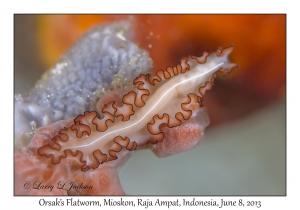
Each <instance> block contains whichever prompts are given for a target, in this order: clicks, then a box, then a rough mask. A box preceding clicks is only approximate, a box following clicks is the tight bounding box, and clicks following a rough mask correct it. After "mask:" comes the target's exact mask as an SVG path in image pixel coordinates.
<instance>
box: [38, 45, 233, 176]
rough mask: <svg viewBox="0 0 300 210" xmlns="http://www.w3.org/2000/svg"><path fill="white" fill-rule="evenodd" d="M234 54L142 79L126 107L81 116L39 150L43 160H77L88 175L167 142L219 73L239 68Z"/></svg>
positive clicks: (190, 60)
mask: <svg viewBox="0 0 300 210" xmlns="http://www.w3.org/2000/svg"><path fill="white" fill-rule="evenodd" d="M233 48H234V47H233V46H230V47H228V48H225V49H222V48H219V49H218V50H217V51H216V52H215V53H212V54H210V55H209V53H207V52H205V53H204V54H203V56H201V57H195V56H189V57H185V58H183V59H182V60H181V64H178V65H176V66H175V67H167V68H166V70H159V71H157V73H156V74H155V75H150V74H141V75H140V76H139V77H137V78H136V79H135V80H134V81H133V84H134V85H135V89H133V90H132V91H129V92H128V93H127V94H125V95H124V96H123V97H122V104H121V105H120V104H119V103H118V104H117V103H116V101H111V102H109V103H106V104H105V105H104V107H103V108H102V110H101V113H97V112H96V111H86V112H84V114H83V115H79V116H77V117H76V118H75V120H74V124H73V125H71V126H69V127H65V128H63V129H61V130H60V131H59V133H58V135H56V136H55V137H54V138H53V140H52V142H51V144H48V145H44V146H42V147H40V148H39V149H38V154H39V155H41V156H46V157H48V158H50V159H51V162H52V163H53V164H58V163H60V162H61V159H62V158H66V159H73V160H76V161H77V162H78V163H79V164H80V166H81V170H82V171H87V170H89V169H95V168H98V167H99V165H100V164H104V163H106V162H108V161H113V160H116V159H117V158H118V153H119V152H120V151H121V150H122V149H126V150H128V151H133V150H135V149H136V148H137V147H138V146H140V145H145V144H147V143H151V144H156V143H158V142H160V141H162V140H163V139H164V133H163V132H162V131H161V129H160V126H161V125H163V124H165V125H167V126H168V127H170V128H172V127H176V126H180V125H181V124H182V122H183V121H184V120H189V119H190V118H191V117H192V116H194V115H195V113H197V112H198V110H199V109H200V108H201V107H202V99H203V97H204V94H205V92H206V91H207V90H210V89H211V88H212V86H213V84H214V79H215V77H216V72H217V71H220V72H222V73H223V75H226V74H228V73H229V72H230V71H231V70H232V69H233V68H236V67H238V65H236V64H234V63H230V62H229V61H228V55H229V54H230V53H231V52H232V50H233ZM119 105H120V106H119ZM100 115H101V117H102V118H100Z"/></svg>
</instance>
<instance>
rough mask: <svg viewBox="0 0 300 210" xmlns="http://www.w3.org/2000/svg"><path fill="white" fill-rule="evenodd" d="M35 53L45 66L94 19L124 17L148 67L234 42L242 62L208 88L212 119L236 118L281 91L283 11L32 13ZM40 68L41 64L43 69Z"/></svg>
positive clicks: (96, 21)
mask: <svg viewBox="0 0 300 210" xmlns="http://www.w3.org/2000/svg"><path fill="white" fill-rule="evenodd" d="M34 18H35V20H36V21H37V25H36V26H37V27H36V30H35V34H36V37H37V45H38V53H39V55H40V56H41V59H42V63H43V65H44V66H45V67H46V68H49V67H51V66H53V65H54V64H55V62H56V61H57V59H58V58H59V56H60V55H61V54H62V53H63V52H64V51H66V50H67V49H68V48H70V47H71V46H72V45H73V44H74V42H76V40H77V39H78V38H79V37H80V36H81V35H83V34H84V33H85V32H86V30H87V29H89V28H90V27H91V26H93V25H95V24H101V23H103V22H108V21H117V20H121V19H127V20H130V21H131V22H132V30H133V34H134V37H133V41H134V42H135V43H136V44H137V45H139V46H140V47H142V48H144V49H146V50H147V51H148V52H149V53H150V57H151V58H152V59H153V65H154V68H153V71H157V70H159V69H165V68H166V67H167V66H174V65H176V64H177V63H179V62H180V59H181V58H182V57H185V56H188V55H195V56H201V55H202V53H203V51H207V52H212V51H215V50H216V49H217V48H218V47H219V46H221V47H227V46H229V45H231V44H234V45H235V49H234V51H233V52H232V54H231V57H230V59H231V61H232V62H234V63H237V64H239V65H240V66H241V68H239V69H236V70H234V71H233V72H231V74H230V75H227V76H225V77H223V76H222V75H221V74H220V75H218V77H217V78H216V80H215V86H214V88H213V89H212V90H211V91H209V92H207V94H206V96H205V98H204V106H206V107H208V109H209V115H210V118H211V125H216V124H219V123H221V122H226V121H230V120H233V119H237V118H241V117H244V116H246V115H248V114H249V113H251V112H253V111H255V110H257V109H259V108H261V107H264V106H265V105H267V104H270V103H272V102H273V101H276V100H278V99H282V98H285V96H286V16H285V15H35V16H34ZM46 68H44V69H46Z"/></svg>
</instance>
